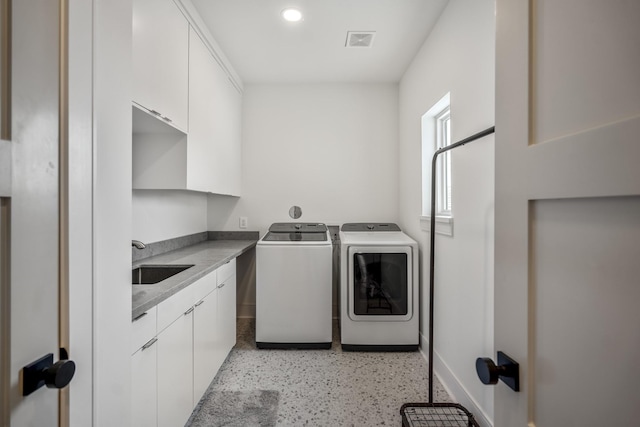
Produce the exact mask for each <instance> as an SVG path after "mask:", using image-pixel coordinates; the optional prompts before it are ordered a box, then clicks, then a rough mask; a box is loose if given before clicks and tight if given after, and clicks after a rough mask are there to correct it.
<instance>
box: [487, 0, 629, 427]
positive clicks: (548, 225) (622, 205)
mask: <svg viewBox="0 0 640 427" xmlns="http://www.w3.org/2000/svg"><path fill="white" fill-rule="evenodd" d="M496 10H497V45H496V55H497V62H496V215H495V221H496V227H495V228H496V240H495V247H496V256H495V262H496V267H495V280H496V283H495V316H496V317H495V346H496V348H495V349H496V351H503V352H505V353H507V354H508V355H509V356H511V357H512V358H514V359H515V360H516V361H517V362H519V363H520V378H521V391H520V392H518V393H516V392H514V391H512V390H511V389H510V388H508V387H507V386H505V384H503V383H499V384H498V385H497V388H496V395H495V404H496V410H495V425H496V426H509V427H511V426H525V425H527V424H528V425H530V426H538V427H553V426H563V427H568V426H603V425H611V426H613V425H621V426H622V425H625V426H630V425H637V424H638V416H637V408H638V407H639V406H640V393H638V391H637V385H638V384H639V383H640V369H639V368H638V361H639V360H640V328H639V327H638V325H640V310H638V309H637V302H638V301H640V280H639V279H638V278H639V277H640V263H639V262H638V261H639V260H640V167H639V165H638V163H639V160H640V48H639V47H638V46H639V45H640V26H638V22H640V2H637V1H624V0H614V1H604V0H589V1H584V0H563V1H555V0H497V9H496Z"/></svg>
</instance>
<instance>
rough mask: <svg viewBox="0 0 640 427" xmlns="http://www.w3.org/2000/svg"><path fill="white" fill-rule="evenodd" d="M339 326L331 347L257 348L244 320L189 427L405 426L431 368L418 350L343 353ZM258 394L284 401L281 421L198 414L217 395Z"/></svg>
mask: <svg viewBox="0 0 640 427" xmlns="http://www.w3.org/2000/svg"><path fill="white" fill-rule="evenodd" d="M333 329H334V333H333V334H334V337H333V345H332V347H331V349H330V350H258V349H257V348H256V346H255V338H254V337H255V321H254V320H253V319H238V336H237V344H236V346H235V347H234V348H233V350H232V351H231V353H230V354H229V356H228V358H227V360H226V361H225V362H224V364H223V365H222V367H221V368H220V371H219V372H218V375H217V376H216V378H215V379H214V380H213V382H212V383H211V385H210V387H209V390H208V392H207V393H206V394H205V398H203V401H201V402H200V403H199V405H198V407H196V409H195V411H194V413H193V415H192V416H191V419H190V420H189V422H188V423H187V426H189V427H204V426H207V427H211V426H220V425H225V426H232V425H242V426H248V425H256V426H258V425H259V426H273V425H276V426H358V427H359V426H400V425H401V424H402V420H401V417H400V412H399V411H400V407H401V406H402V404H403V403H407V402H426V401H427V399H428V395H427V394H428V382H427V381H428V380H427V372H428V370H427V364H426V361H425V360H424V358H423V356H422V355H421V354H420V353H419V352H410V353H368V352H366V353H364V352H343V351H342V349H341V347H340V339H339V335H338V334H339V332H338V325H337V322H335V323H334V328H333ZM434 384H435V396H434V400H435V401H437V402H450V401H451V400H450V398H449V396H448V394H447V393H446V391H445V390H444V389H443V388H442V386H441V385H440V384H439V382H438V381H437V378H436V381H435V382H434ZM257 391H272V392H275V393H272V396H273V395H277V396H278V402H277V417H276V421H275V423H274V421H273V420H272V419H263V420H261V421H260V422H255V421H251V422H248V421H246V420H244V421H242V422H241V423H238V424H234V423H233V422H229V421H225V422H220V421H217V420H216V419H213V418H214V417H213V416H212V415H211V414H209V413H206V412H207V411H205V410H202V411H201V410H200V408H202V407H203V406H206V403H207V402H206V401H205V399H212V397H211V396H215V395H216V394H218V395H219V394H221V393H223V392H246V393H247V394H248V393H254V394H255V393H256V392H257ZM227 394H228V393H227ZM209 403H210V402H209ZM209 406H211V405H209Z"/></svg>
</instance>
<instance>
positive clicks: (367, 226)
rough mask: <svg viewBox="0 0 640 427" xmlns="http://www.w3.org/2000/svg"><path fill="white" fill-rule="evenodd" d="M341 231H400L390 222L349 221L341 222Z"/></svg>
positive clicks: (396, 225)
mask: <svg viewBox="0 0 640 427" xmlns="http://www.w3.org/2000/svg"><path fill="white" fill-rule="evenodd" d="M340 230H341V231H367V232H372V231H402V230H400V227H398V224H394V223H392V222H351V223H347V224H342V228H341V229H340Z"/></svg>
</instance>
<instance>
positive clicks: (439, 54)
mask: <svg viewBox="0 0 640 427" xmlns="http://www.w3.org/2000/svg"><path fill="white" fill-rule="evenodd" d="M494 33H495V14H494V2H493V0H482V1H474V2H468V1H463V0H451V1H450V2H449V4H448V6H447V8H446V9H445V10H444V12H443V14H442V16H441V17H440V19H439V21H438V23H437V25H436V26H435V28H434V29H433V31H432V32H431V34H430V36H429V38H428V39H427V40H426V42H425V44H424V45H423V46H422V48H421V50H420V51H419V53H418V54H417V56H416V58H415V59H414V61H413V63H412V64H411V66H410V67H409V69H408V70H407V72H406V73H405V75H404V77H403V78H402V80H401V83H400V98H399V99H400V100H399V117H400V118H399V127H400V147H399V156H400V158H399V165H400V167H399V190H400V191H399V193H400V194H399V204H400V219H399V221H400V225H401V227H402V228H403V230H404V231H406V232H407V233H408V234H410V235H411V236H412V237H414V238H415V239H416V240H417V241H418V242H419V243H420V246H421V258H422V259H421V262H422V265H421V268H422V270H421V271H422V273H421V276H422V278H421V286H422V294H421V295H422V296H421V315H422V317H421V319H422V321H421V333H422V335H423V345H424V347H423V351H425V352H426V338H427V336H428V324H427V320H428V289H429V271H428V268H429V246H428V242H429V233H428V232H425V231H423V230H422V229H421V227H420V222H419V217H420V214H421V200H422V196H421V180H422V178H421V167H422V165H421V129H420V126H421V116H422V115H423V114H424V113H425V112H427V111H428V110H429V108H431V106H432V105H433V104H435V103H436V102H437V101H438V100H439V99H440V98H442V96H443V95H444V94H446V93H447V92H451V121H452V134H453V140H454V141H458V140H460V139H462V138H465V137H467V136H469V135H471V134H473V133H476V132H479V131H481V130H484V129H486V128H488V127H490V126H493V124H494V87H495V85H494V60H495V49H494V42H495V34H494ZM493 153H494V145H493V136H490V137H486V138H485V139H484V140H478V141H477V142H475V143H474V144H470V145H467V146H464V147H460V148H458V149H456V151H454V152H453V186H454V188H453V192H454V193H453V201H452V203H453V215H454V236H453V237H447V236H442V235H437V236H436V278H435V281H436V291H435V292H436V293H435V321H434V323H435V338H434V341H435V352H436V361H435V364H434V368H435V370H436V373H437V374H438V376H439V377H440V379H441V380H443V381H444V382H445V383H446V385H447V387H448V388H449V389H450V391H451V392H452V393H453V394H454V396H455V398H456V399H457V400H458V401H460V402H461V403H462V404H463V405H465V406H467V408H468V409H470V410H472V412H474V413H475V415H476V417H479V418H480V419H481V420H482V421H483V422H484V423H485V424H489V423H491V422H492V418H493V390H492V389H491V388H490V387H487V386H483V385H482V384H481V383H480V381H479V380H478V379H477V376H476V374H475V359H476V357H479V356H492V355H493V245H494V242H493V222H494V212H493V209H494V161H493ZM429 157H430V155H429ZM426 167H428V168H429V169H430V163H429V164H428V166H426Z"/></svg>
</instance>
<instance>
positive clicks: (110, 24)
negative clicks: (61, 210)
mask: <svg viewBox="0 0 640 427" xmlns="http://www.w3.org/2000/svg"><path fill="white" fill-rule="evenodd" d="M93 12H94V13H93V17H94V35H93V49H94V51H93V53H94V56H93V60H94V76H93V77H94V79H93V84H94V86H93V97H94V98H93V99H94V109H93V113H94V116H93V119H94V122H93V126H94V127H93V135H94V146H93V149H94V153H93V155H94V162H95V163H94V187H93V191H94V197H93V203H94V206H93V215H94V222H93V242H94V293H93V304H94V305H93V318H94V323H93V325H92V326H93V345H94V352H93V355H94V371H93V387H94V394H93V402H94V405H95V411H94V420H93V423H92V424H93V425H94V426H97V427H101V426H104V427H107V426H128V425H130V422H131V417H130V412H131V371H130V367H131V355H130V354H129V352H128V351H127V350H128V348H129V342H130V329H131V249H130V248H131V55H127V54H126V53H127V52H130V51H131V0H117V1H114V0H108V1H107V0H98V1H95V2H94V10H93ZM85 327H91V325H86V326H85ZM72 345H73V344H72ZM78 369H83V368H82V367H80V366H79V367H78Z"/></svg>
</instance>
